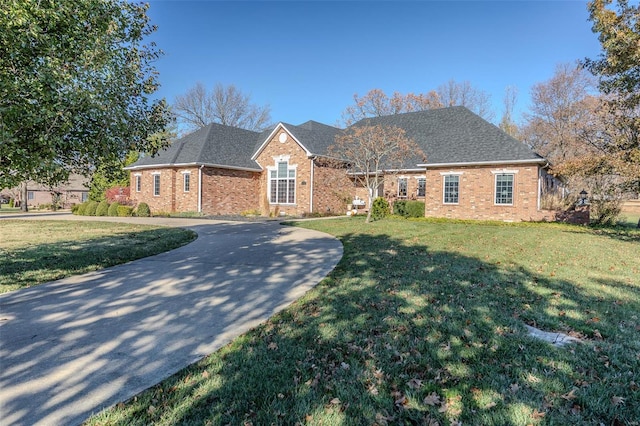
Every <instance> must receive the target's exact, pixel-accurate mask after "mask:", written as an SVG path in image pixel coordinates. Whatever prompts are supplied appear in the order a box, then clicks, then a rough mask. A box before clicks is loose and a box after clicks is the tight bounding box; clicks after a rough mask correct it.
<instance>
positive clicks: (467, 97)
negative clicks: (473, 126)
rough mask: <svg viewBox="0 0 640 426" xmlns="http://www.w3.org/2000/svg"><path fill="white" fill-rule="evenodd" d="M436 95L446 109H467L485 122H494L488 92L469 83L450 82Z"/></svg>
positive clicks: (439, 89)
mask: <svg viewBox="0 0 640 426" xmlns="http://www.w3.org/2000/svg"><path fill="white" fill-rule="evenodd" d="M436 93H437V94H438V98H439V99H440V102H442V105H443V106H445V107H450V106H463V107H467V108H469V109H470V110H471V111H473V112H475V113H476V114H478V115H479V116H480V117H482V118H484V119H485V120H488V121H491V120H493V117H494V112H493V110H492V109H491V97H490V96H489V95H488V94H487V93H486V92H484V91H482V90H480V89H476V88H475V87H473V86H472V85H471V83H470V82H468V81H463V82H461V83H459V82H457V81H455V80H449V81H448V82H447V83H445V84H442V85H440V86H438V89H437V90H436Z"/></svg>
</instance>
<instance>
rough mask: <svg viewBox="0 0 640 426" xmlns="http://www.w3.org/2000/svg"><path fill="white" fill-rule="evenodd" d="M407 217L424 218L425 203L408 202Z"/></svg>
mask: <svg viewBox="0 0 640 426" xmlns="http://www.w3.org/2000/svg"><path fill="white" fill-rule="evenodd" d="M405 214H406V216H405V217H424V201H407V203H406V206H405Z"/></svg>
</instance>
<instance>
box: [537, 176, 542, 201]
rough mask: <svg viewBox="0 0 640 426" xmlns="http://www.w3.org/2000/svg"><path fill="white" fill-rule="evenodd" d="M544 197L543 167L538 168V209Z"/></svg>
mask: <svg viewBox="0 0 640 426" xmlns="http://www.w3.org/2000/svg"><path fill="white" fill-rule="evenodd" d="M541 198H542V168H538V211H539V210H540V207H541V205H542V204H541Z"/></svg>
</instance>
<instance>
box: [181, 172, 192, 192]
mask: <svg viewBox="0 0 640 426" xmlns="http://www.w3.org/2000/svg"><path fill="white" fill-rule="evenodd" d="M190 187H191V173H183V174H182V188H183V190H184V192H189V189H190Z"/></svg>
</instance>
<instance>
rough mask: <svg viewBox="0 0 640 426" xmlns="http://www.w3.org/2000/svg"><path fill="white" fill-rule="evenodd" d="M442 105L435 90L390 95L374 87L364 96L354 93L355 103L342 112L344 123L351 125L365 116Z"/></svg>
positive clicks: (421, 109) (397, 112) (440, 106)
mask: <svg viewBox="0 0 640 426" xmlns="http://www.w3.org/2000/svg"><path fill="white" fill-rule="evenodd" d="M442 106H443V105H442V103H441V102H440V100H439V99H438V95H437V94H436V92H434V91H431V92H428V93H418V94H414V93H407V94H402V93H399V92H394V93H393V95H392V96H391V97H389V96H387V94H386V93H384V91H382V90H381V89H372V90H369V91H368V92H367V93H366V94H365V95H363V96H358V94H357V93H356V94H355V95H353V104H352V105H349V106H348V107H347V108H346V109H345V110H344V112H343V113H342V124H344V125H345V126H350V125H352V124H354V123H356V122H357V121H360V120H362V119H364V118H371V117H381V116H384V115H393V114H400V113H403V112H413V111H424V110H428V109H434V108H442Z"/></svg>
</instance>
